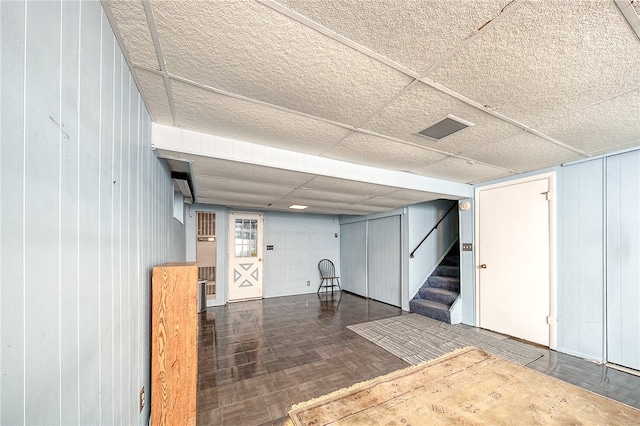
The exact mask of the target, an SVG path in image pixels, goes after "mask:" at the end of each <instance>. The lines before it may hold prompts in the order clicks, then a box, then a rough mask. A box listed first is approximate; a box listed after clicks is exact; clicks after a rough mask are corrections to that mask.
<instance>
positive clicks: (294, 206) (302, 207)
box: [289, 204, 309, 210]
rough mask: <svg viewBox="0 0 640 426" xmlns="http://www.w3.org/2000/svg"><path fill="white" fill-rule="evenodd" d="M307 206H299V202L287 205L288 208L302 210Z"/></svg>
mask: <svg viewBox="0 0 640 426" xmlns="http://www.w3.org/2000/svg"><path fill="white" fill-rule="evenodd" d="M308 207H309V206H301V205H299V204H292V205H290V206H289V208H290V209H293V210H304V209H306V208H308Z"/></svg>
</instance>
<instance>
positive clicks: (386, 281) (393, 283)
mask: <svg viewBox="0 0 640 426" xmlns="http://www.w3.org/2000/svg"><path fill="white" fill-rule="evenodd" d="M368 222H369V224H368V227H369V230H368V238H367V277H368V278H367V284H368V292H367V293H368V297H370V298H372V299H375V300H379V301H381V302H385V303H388V304H390V305H394V306H401V302H402V300H401V298H402V293H401V291H402V282H401V274H400V264H401V259H400V216H399V215H397V216H389V217H385V218H381V219H373V220H369V221H368Z"/></svg>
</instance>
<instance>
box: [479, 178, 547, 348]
mask: <svg viewBox="0 0 640 426" xmlns="http://www.w3.org/2000/svg"><path fill="white" fill-rule="evenodd" d="M543 179H547V180H548V181H549V321H548V322H549V349H555V348H556V336H557V324H558V317H557V299H556V285H557V282H556V281H557V265H556V246H557V237H556V230H557V227H556V223H557V222H556V221H557V219H556V216H557V202H556V199H557V191H556V172H548V173H541V174H536V175H531V176H526V177H522V178H519V179H513V180H508V181H504V182H498V183H494V184H490V185H486V186H480V187H476V188H475V189H474V204H475V211H474V223H475V226H474V235H473V238H474V243H473V244H474V247H476V250H474V255H473V258H474V266H473V267H474V268H478V267H479V265H480V249H479V248H480V209H481V208H482V206H481V203H482V201H481V196H480V195H481V193H482V191H486V190H490V189H496V188H503V187H507V186H514V185H519V184H522V183H527V182H533V181H536V180H543ZM474 276H475V278H474V279H475V303H474V305H475V323H476V325H480V297H478V296H479V295H480V274H478V273H475V274H474Z"/></svg>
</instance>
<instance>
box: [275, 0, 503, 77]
mask: <svg viewBox="0 0 640 426" xmlns="http://www.w3.org/2000/svg"><path fill="white" fill-rule="evenodd" d="M264 3H265V4H267V5H268V4H269V2H266V1H265V2H264ZM278 3H280V4H282V5H283V6H284V7H286V8H287V9H289V10H292V11H295V12H296V13H299V14H300V15H302V16H304V17H307V18H309V19H311V20H313V21H314V22H317V23H318V24H320V25H322V26H323V27H326V28H327V29H329V30H331V31H334V32H335V33H337V34H340V35H342V36H344V37H346V38H347V39H350V40H353V41H354V42H355V43H358V44H360V45H362V46H366V47H368V48H369V49H371V50H373V51H374V52H378V53H380V54H381V55H383V56H385V57H387V58H389V59H390V60H392V61H394V62H397V63H398V64H402V65H404V66H405V67H407V68H409V69H411V70H414V71H415V72H416V73H417V74H418V75H424V74H425V72H426V71H427V70H428V69H430V68H431V67H432V66H434V64H437V63H439V62H440V61H441V60H442V59H444V58H445V57H446V56H447V55H448V54H449V53H450V52H451V51H453V50H455V49H456V48H458V46H460V45H461V44H463V43H464V42H465V41H466V40H467V39H469V38H470V37H471V36H472V35H474V34H475V33H477V32H478V30H479V28H480V27H482V26H484V25H486V24H487V23H489V22H492V21H493V20H494V19H495V18H496V17H498V16H499V15H500V14H502V13H503V11H504V10H505V9H506V7H507V6H509V5H510V4H511V3H513V2H512V1H511V0H500V1H487V0H480V1H478V0H468V1H440V2H434V1H406V0H368V1H331V0H329V1H307V0H280V1H278Z"/></svg>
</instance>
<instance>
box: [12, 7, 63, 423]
mask: <svg viewBox="0 0 640 426" xmlns="http://www.w3.org/2000/svg"><path fill="white" fill-rule="evenodd" d="M26 32H27V35H26V53H27V57H26V79H27V81H26V98H25V102H26V123H25V124H26V126H25V127H26V137H25V160H26V161H25V193H24V194H23V196H24V200H25V206H26V208H25V212H24V215H25V222H26V226H25V256H26V263H25V278H26V280H25V299H26V303H25V308H26V310H25V314H26V315H25V375H26V377H25V393H26V401H27V405H28V407H29V409H28V410H27V412H26V418H25V421H26V423H27V424H37V423H50V424H54V423H60V421H61V419H60V347H59V340H60V323H59V321H60V315H59V310H60V306H59V296H60V293H59V292H60V277H59V268H60V253H59V250H58V243H59V231H60V230H59V214H60V212H59V206H60V199H59V183H60V176H59V168H58V162H59V155H60V153H59V144H60V141H59V128H58V126H59V125H60V124H59V123H60V121H61V120H60V76H59V73H60V4H59V3H51V2H47V3H41V4H31V3H27V20H26ZM43 38H44V39H45V40H47V43H42V41H41V40H42V39H43ZM42 70H46V73H43V72H42ZM3 143H4V142H3ZM40 283H45V284H46V285H41V284H40ZM43 377H48V378H49V380H50V381H51V386H49V387H48V389H47V390H46V391H43V388H42V386H41V381H42V378H43ZM29 401H38V402H39V403H38V404H29Z"/></svg>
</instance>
